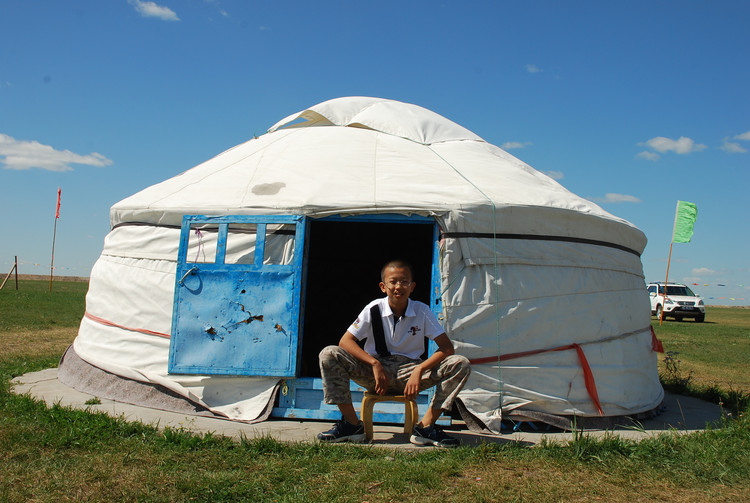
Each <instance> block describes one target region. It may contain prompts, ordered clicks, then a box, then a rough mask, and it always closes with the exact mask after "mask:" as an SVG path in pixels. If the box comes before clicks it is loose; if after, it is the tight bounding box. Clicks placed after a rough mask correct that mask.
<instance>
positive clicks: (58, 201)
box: [55, 187, 62, 219]
mask: <svg viewBox="0 0 750 503" xmlns="http://www.w3.org/2000/svg"><path fill="white" fill-rule="evenodd" d="M60 194H62V191H61V190H60V187H58V188H57V210H55V219H58V218H60Z"/></svg>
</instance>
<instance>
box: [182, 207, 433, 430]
mask: <svg viewBox="0 0 750 503" xmlns="http://www.w3.org/2000/svg"><path fill="white" fill-rule="evenodd" d="M438 240H439V229H438V226H437V224H436V222H435V220H434V219H432V218H427V217H421V216H404V215H389V214H379V215H361V216H349V217H340V216H333V217H327V218H323V219H312V218H307V217H302V216H279V215H275V216H222V217H205V216H186V217H185V218H184V220H183V226H182V237H181V242H180V251H179V256H178V264H177V275H176V279H177V281H176V285H175V305H174V309H173V322H172V326H173V329H172V339H171V342H170V358H169V371H170V373H178V374H207V375H215V374H225V375H261V376H274V377H276V376H277V377H280V378H282V381H281V388H280V393H279V394H278V399H277V403H276V404H275V407H274V408H273V412H272V416H275V417H298V418H311V419H338V418H339V417H340V416H339V412H338V409H337V408H336V407H335V406H331V405H326V404H324V403H323V391H322V382H321V379H320V371H319V367H318V353H319V352H320V350H321V349H322V348H323V347H325V346H327V345H329V344H336V343H338V340H339V339H340V338H341V336H342V335H343V333H344V332H345V331H346V329H347V328H348V326H349V325H350V324H351V323H352V321H354V319H355V318H356V316H357V314H359V312H360V311H361V310H362V308H363V307H364V306H365V305H366V304H367V303H368V302H369V301H370V300H373V299H375V298H378V297H381V296H382V295H383V293H382V292H381V291H380V288H379V286H378V285H379V282H380V269H381V267H382V266H383V264H384V263H386V262H387V261H388V260H392V259H396V258H400V259H404V260H406V261H408V262H409V263H411V264H412V266H413V268H414V281H415V282H416V284H417V286H416V288H415V291H414V293H413V294H412V298H413V299H415V300H419V301H422V302H424V303H426V304H428V305H430V306H431V307H432V309H433V310H434V311H435V312H436V314H439V313H440V311H441V305H440V296H439V291H440V274H439V262H438ZM351 389H352V398H353V401H354V405H355V407H359V404H360V402H361V397H362V392H363V390H361V389H360V388H359V386H357V385H356V384H355V383H352V388H351ZM430 395H431V392H428V393H424V394H423V395H421V396H420V397H419V398H418V400H417V402H418V405H419V408H420V411H421V412H424V408H425V407H427V403H428V402H429V399H430ZM375 420H376V421H382V422H391V421H392V422H400V421H402V420H403V406H402V405H400V404H389V403H382V404H378V406H377V409H376V414H375Z"/></svg>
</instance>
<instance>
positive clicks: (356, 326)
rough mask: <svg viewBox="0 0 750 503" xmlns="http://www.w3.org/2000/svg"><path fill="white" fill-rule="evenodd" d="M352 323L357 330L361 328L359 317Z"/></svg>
mask: <svg viewBox="0 0 750 503" xmlns="http://www.w3.org/2000/svg"><path fill="white" fill-rule="evenodd" d="M352 325H354V328H356V329H357V330H359V318H357V319H356V320H355V321H354V323H352Z"/></svg>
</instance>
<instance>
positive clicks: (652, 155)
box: [636, 150, 661, 161]
mask: <svg viewBox="0 0 750 503" xmlns="http://www.w3.org/2000/svg"><path fill="white" fill-rule="evenodd" d="M636 157H640V158H641V159H646V160H647V161H655V160H657V159H659V157H661V156H660V155H659V154H657V153H656V152H649V151H648V150H644V151H643V152H641V153H640V154H638V155H636Z"/></svg>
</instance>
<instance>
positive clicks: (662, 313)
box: [657, 201, 680, 326]
mask: <svg viewBox="0 0 750 503" xmlns="http://www.w3.org/2000/svg"><path fill="white" fill-rule="evenodd" d="M679 210H680V202H679V201H677V207H676V208H675V209H674V225H673V226H672V239H671V240H670V242H669V258H667V277H666V278H664V296H663V297H662V298H661V302H662V304H661V316H660V317H659V326H661V325H662V323H664V304H666V303H667V283H668V282H669V264H670V263H671V262H672V246H674V231H675V229H677V214H678V213H679ZM657 290H658V287H657Z"/></svg>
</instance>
